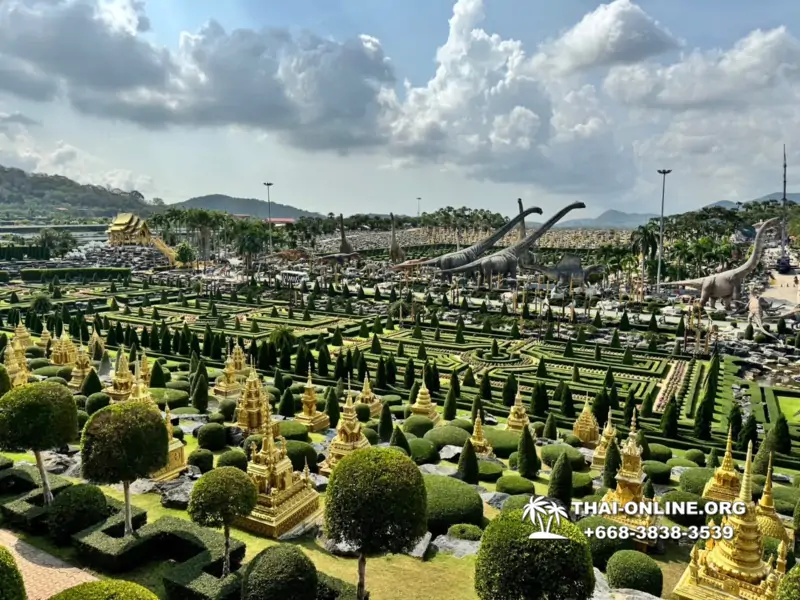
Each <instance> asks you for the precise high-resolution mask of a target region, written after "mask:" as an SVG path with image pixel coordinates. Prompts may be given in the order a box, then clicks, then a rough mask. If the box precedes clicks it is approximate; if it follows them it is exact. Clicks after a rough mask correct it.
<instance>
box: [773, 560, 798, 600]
mask: <svg viewBox="0 0 800 600" xmlns="http://www.w3.org/2000/svg"><path fill="white" fill-rule="evenodd" d="M797 598H800V567H797V566H795V567H794V568H793V569H791V570H790V571H789V572H788V573H786V575H784V577H783V579H782V580H781V584H780V585H779V586H778V595H777V596H775V600H797Z"/></svg>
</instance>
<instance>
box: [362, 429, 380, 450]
mask: <svg viewBox="0 0 800 600" xmlns="http://www.w3.org/2000/svg"><path fill="white" fill-rule="evenodd" d="M361 431H362V432H363V433H364V437H365V438H367V441H368V442H369V443H370V445H371V446H377V445H378V444H379V443H380V441H381V436H379V435H378V432H377V431H375V430H374V429H370V428H369V427H364V428H363V429H362V430H361Z"/></svg>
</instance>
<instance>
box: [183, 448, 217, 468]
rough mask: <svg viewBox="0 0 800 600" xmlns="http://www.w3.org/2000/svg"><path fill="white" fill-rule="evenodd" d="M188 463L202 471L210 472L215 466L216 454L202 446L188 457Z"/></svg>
mask: <svg viewBox="0 0 800 600" xmlns="http://www.w3.org/2000/svg"><path fill="white" fill-rule="evenodd" d="M186 464H187V465H192V466H195V467H197V468H198V469H200V472H201V473H208V472H209V471H210V470H211V469H213V468H214V455H213V454H212V453H211V451H210V450H203V449H202V448H200V449H197V450H195V451H193V452H192V453H191V454H189V456H188V457H186Z"/></svg>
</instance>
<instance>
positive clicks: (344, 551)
mask: <svg viewBox="0 0 800 600" xmlns="http://www.w3.org/2000/svg"><path fill="white" fill-rule="evenodd" d="M323 547H324V548H325V550H327V551H328V552H330V553H331V554H333V555H334V556H343V557H346V558H355V557H356V556H358V551H357V550H356V548H355V546H352V545H351V544H348V543H347V542H341V543H339V544H335V543H333V541H332V540H329V539H327V538H325V541H324V543H323Z"/></svg>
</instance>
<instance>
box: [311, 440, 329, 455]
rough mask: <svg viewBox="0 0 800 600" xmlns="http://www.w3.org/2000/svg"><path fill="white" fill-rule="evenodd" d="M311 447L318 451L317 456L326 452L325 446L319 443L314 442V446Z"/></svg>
mask: <svg viewBox="0 0 800 600" xmlns="http://www.w3.org/2000/svg"><path fill="white" fill-rule="evenodd" d="M311 446H312V447H313V448H314V450H316V451H317V454H322V453H323V452H325V450H326V448H325V446H323V445H322V444H320V443H319V442H314V443H313V444H311Z"/></svg>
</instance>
